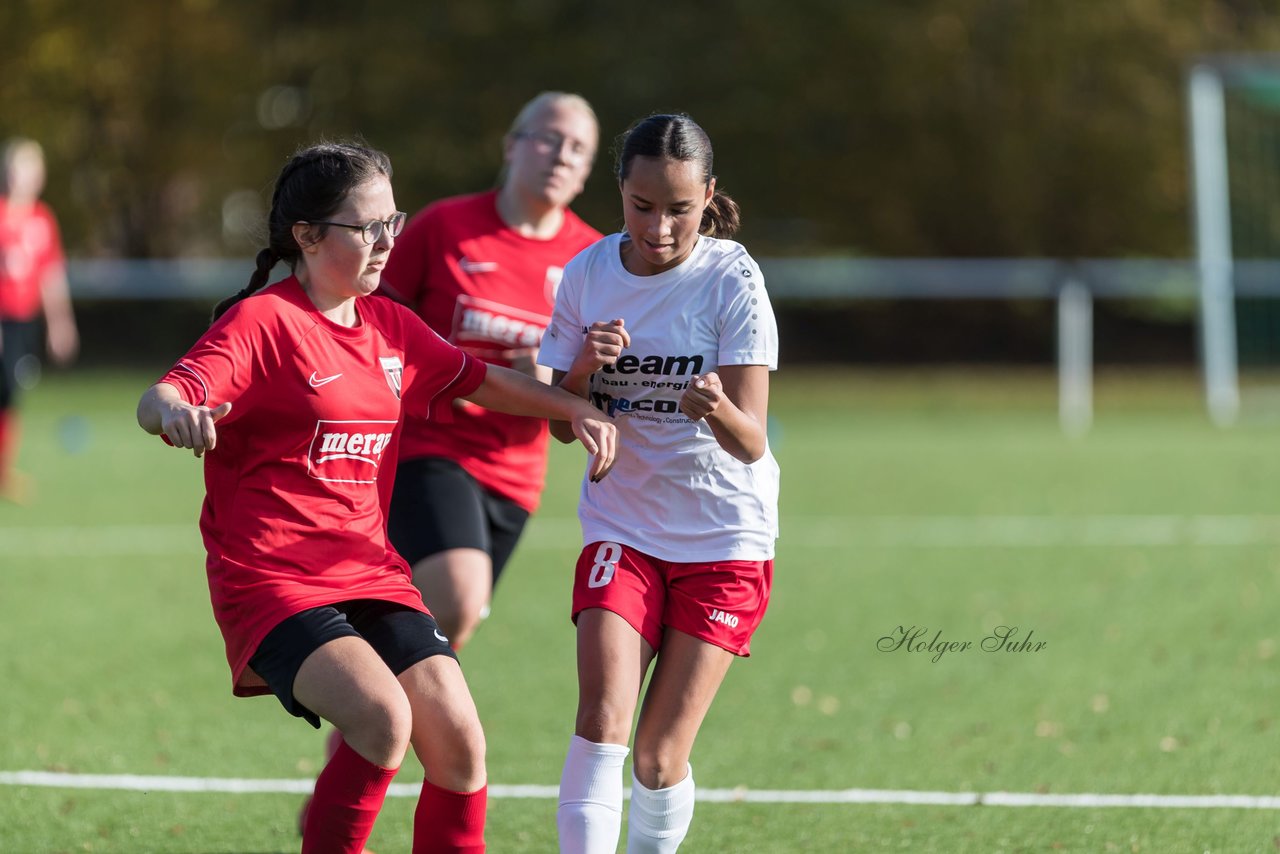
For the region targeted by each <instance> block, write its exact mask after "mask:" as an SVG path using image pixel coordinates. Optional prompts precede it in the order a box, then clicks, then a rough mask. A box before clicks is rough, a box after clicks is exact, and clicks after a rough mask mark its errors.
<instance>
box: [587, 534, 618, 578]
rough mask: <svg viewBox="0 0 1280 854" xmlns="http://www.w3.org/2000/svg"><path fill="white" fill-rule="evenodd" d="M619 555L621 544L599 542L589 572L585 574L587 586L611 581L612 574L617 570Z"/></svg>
mask: <svg viewBox="0 0 1280 854" xmlns="http://www.w3.org/2000/svg"><path fill="white" fill-rule="evenodd" d="M621 557H622V546H620V545H618V544H617V543H601V544H600V548H598V549H596V557H595V563H593V564H592V565H591V573H590V574H589V575H588V576H587V586H588V587H593V588H594V587H604V586H605V585H606V584H608V583H609V582H610V581H613V574H614V573H615V572H617V571H618V560H619V559H620V558H621Z"/></svg>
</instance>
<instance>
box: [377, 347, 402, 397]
mask: <svg viewBox="0 0 1280 854" xmlns="http://www.w3.org/2000/svg"><path fill="white" fill-rule="evenodd" d="M378 364H380V365H382V375H383V376H384V377H386V378H387V385H388V386H390V388H391V391H393V392H394V393H395V396H396V400H399V399H400V379H401V377H403V376H404V365H403V364H402V363H401V362H400V357H399V356H379V357H378Z"/></svg>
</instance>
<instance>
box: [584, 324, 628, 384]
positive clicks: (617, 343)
mask: <svg viewBox="0 0 1280 854" xmlns="http://www.w3.org/2000/svg"><path fill="white" fill-rule="evenodd" d="M630 346H631V335H630V334H629V333H628V332H627V330H626V328H625V326H624V323H623V320H622V318H621V317H619V318H617V319H616V320H610V321H607V322H606V321H603V320H597V321H596V322H595V323H593V324H591V328H590V329H589V330H588V331H587V334H586V337H584V338H583V339H582V349H581V350H579V351H578V355H577V356H576V357H574V360H573V367H571V368H570V369H569V373H570V374H585V375H591V374H594V373H595V372H596V371H598V370H600V369H601V368H603V367H604V366H605V365H613V364H616V363H617V361H618V357H619V356H621V355H622V351H623V350H625V349H626V348H627V347H630Z"/></svg>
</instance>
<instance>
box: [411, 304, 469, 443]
mask: <svg viewBox="0 0 1280 854" xmlns="http://www.w3.org/2000/svg"><path fill="white" fill-rule="evenodd" d="M396 308H398V309H402V313H403V316H404V318H403V319H404V323H405V332H406V345H405V360H406V362H408V364H406V365H405V375H406V378H407V379H408V380H409V382H408V384H407V386H406V388H405V389H404V399H403V401H402V402H403V404H404V413H405V416H406V417H408V418H427V419H430V420H433V421H452V420H453V407H452V405H451V404H452V403H453V401H454V400H456V399H457V398H459V397H466V396H467V395H469V394H471V393H472V392H473V391H475V390H476V389H478V388H479V387H480V384H481V383H483V382H484V378H485V374H486V371H487V368H486V366H485V363H484V362H483V361H482V360H480V359H477V358H475V357H474V356H472V355H471V354H470V353H466V352H464V351H462V350H460V349H458V348H457V347H455V346H453V345H452V344H450V343H449V342H448V341H445V340H444V339H443V338H441V337H440V336H439V335H437V334H436V333H435V331H434V330H432V329H431V327H429V326H427V324H426V323H425V322H423V320H422V319H421V318H419V317H418V316H417V315H414V314H413V313H412V312H410V311H408V310H407V309H403V307H402V306H396Z"/></svg>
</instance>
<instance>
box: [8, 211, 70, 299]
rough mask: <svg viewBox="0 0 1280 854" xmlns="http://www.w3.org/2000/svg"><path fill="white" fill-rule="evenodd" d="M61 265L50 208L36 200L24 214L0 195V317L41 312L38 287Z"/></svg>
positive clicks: (56, 226) (61, 258) (58, 241)
mask: <svg viewBox="0 0 1280 854" xmlns="http://www.w3.org/2000/svg"><path fill="white" fill-rule="evenodd" d="M62 264H63V257H62V240H61V239H60V238H59V237H58V222H57V220H55V219H54V218H53V211H51V210H49V207H48V206H47V205H45V204H44V203H43V202H36V203H35V204H34V205H32V206H31V207H30V209H29V210H28V211H27V212H26V213H25V215H17V216H15V215H14V213H13V212H12V211H11V210H10V209H9V205H8V202H7V201H6V200H5V199H4V198H2V197H0V319H4V320H32V319H34V318H35V317H36V316H37V315H39V314H40V290H41V288H43V287H44V283H45V278H46V277H47V276H48V275H49V272H50V271H51V270H52V269H54V268H57V267H61V266H62Z"/></svg>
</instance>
